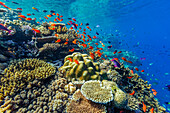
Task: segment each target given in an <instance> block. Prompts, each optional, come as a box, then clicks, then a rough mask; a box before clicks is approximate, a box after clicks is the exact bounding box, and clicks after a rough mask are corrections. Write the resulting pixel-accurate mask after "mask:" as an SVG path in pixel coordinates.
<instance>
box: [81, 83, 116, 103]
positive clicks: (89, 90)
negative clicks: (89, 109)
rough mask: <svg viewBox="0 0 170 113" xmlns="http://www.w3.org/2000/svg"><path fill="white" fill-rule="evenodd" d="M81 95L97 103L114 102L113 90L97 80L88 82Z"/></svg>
mask: <svg viewBox="0 0 170 113" xmlns="http://www.w3.org/2000/svg"><path fill="white" fill-rule="evenodd" d="M81 93H82V94H83V95H84V96H85V97H86V98H87V99H88V100H91V101H93V102H96V103H108V102H110V101H112V100H113V94H112V90H111V88H110V87H105V86H102V84H101V82H100V81H97V80H89V81H86V82H85V83H84V84H83V85H82V87H81Z"/></svg>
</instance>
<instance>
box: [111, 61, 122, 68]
mask: <svg viewBox="0 0 170 113" xmlns="http://www.w3.org/2000/svg"><path fill="white" fill-rule="evenodd" d="M111 61H112V62H113V63H114V66H115V67H118V68H120V63H119V62H118V61H116V60H115V59H112V60H111Z"/></svg>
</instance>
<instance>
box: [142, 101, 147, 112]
mask: <svg viewBox="0 0 170 113" xmlns="http://www.w3.org/2000/svg"><path fill="white" fill-rule="evenodd" d="M142 104H143V111H144V112H146V105H145V104H144V102H142Z"/></svg>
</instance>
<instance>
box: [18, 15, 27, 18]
mask: <svg viewBox="0 0 170 113" xmlns="http://www.w3.org/2000/svg"><path fill="white" fill-rule="evenodd" d="M18 17H20V18H27V17H26V16H24V15H18Z"/></svg>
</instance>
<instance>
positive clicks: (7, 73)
mask: <svg viewBox="0 0 170 113" xmlns="http://www.w3.org/2000/svg"><path fill="white" fill-rule="evenodd" d="M54 73H55V68H54V67H53V66H51V65H50V64H48V63H46V62H44V61H43V60H39V59H24V60H21V61H18V62H16V63H13V64H11V65H10V66H9V67H8V68H6V69H5V70H4V73H3V74H4V75H3V76H2V77H1V80H0V97H1V99H2V98H3V97H5V96H7V95H13V94H14V92H16V91H18V90H19V89H20V88H23V87H24V86H25V84H27V83H28V82H30V81H33V80H34V79H45V78H47V77H49V76H51V75H53V74H54Z"/></svg>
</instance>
